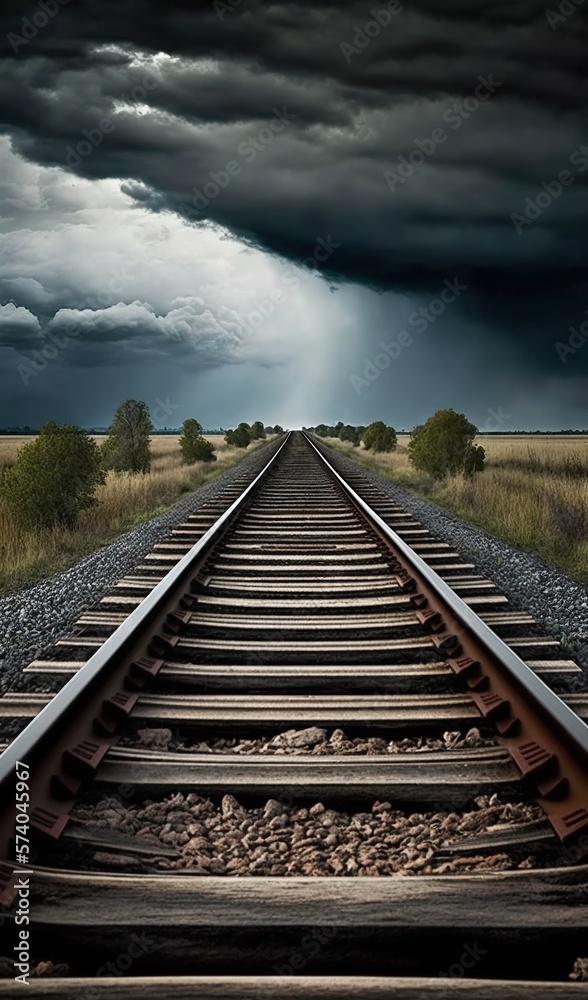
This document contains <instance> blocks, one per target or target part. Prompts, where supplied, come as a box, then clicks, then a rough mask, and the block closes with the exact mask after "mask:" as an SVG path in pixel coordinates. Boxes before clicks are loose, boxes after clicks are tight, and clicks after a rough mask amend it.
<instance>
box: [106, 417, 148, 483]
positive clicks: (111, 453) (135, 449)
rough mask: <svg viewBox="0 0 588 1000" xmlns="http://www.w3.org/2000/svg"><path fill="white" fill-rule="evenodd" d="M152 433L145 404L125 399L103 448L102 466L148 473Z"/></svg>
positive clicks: (123, 470)
mask: <svg viewBox="0 0 588 1000" xmlns="http://www.w3.org/2000/svg"><path fill="white" fill-rule="evenodd" d="M152 430H153V424H152V423H151V417H150V416H149V409H148V407H147V404H146V403H144V402H143V401H142V400H140V399H127V400H125V402H124V403H121V405H120V406H119V408H118V410H117V411H116V413H115V414H114V417H113V418H112V425H111V427H110V428H109V430H108V437H107V438H106V441H105V442H104V444H103V445H102V461H103V463H104V467H105V468H106V469H114V471H115V472H149V470H150V468H151V447H150V441H149V435H150V434H151V431H152Z"/></svg>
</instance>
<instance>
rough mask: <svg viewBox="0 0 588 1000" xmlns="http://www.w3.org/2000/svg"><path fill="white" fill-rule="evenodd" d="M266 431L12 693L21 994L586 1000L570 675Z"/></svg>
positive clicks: (4, 875)
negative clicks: (22, 861) (26, 950)
mask: <svg viewBox="0 0 588 1000" xmlns="http://www.w3.org/2000/svg"><path fill="white" fill-rule="evenodd" d="M271 452H273V454H271V458H270V459H269V461H268V463H267V465H266V466H265V468H264V469H263V470H262V471H261V472H260V473H259V475H258V476H257V478H255V479H254V481H253V482H251V483H248V484H246V485H245V484H244V483H241V484H240V486H239V488H238V489H237V490H236V491H235V492H239V490H242V492H241V493H240V495H238V496H234V495H229V496H227V497H226V499H225V502H224V503H223V502H222V501H213V502H211V503H210V504H208V505H205V506H204V507H203V508H201V509H200V510H199V511H198V512H197V513H196V514H195V515H193V516H192V517H191V518H190V519H189V520H188V521H187V522H186V523H185V524H184V525H181V526H180V527H178V528H177V529H175V530H174V531H173V532H172V533H171V535H170V536H169V537H168V539H167V540H165V541H163V542H160V543H159V544H157V545H156V546H155V548H154V550H153V552H152V553H151V554H150V555H149V556H148V557H147V558H146V559H145V560H144V562H143V563H142V564H141V565H140V566H138V567H137V569H136V571H135V573H134V574H133V575H132V576H129V577H127V578H125V579H123V580H121V581H120V583H119V584H118V585H117V586H116V587H115V588H114V589H113V590H112V591H110V592H109V593H108V594H107V595H106V596H105V597H103V598H102V600H101V601H100V602H99V603H98V604H97V605H96V606H95V607H93V608H92V609H89V610H88V611H87V612H85V613H84V614H83V615H82V616H81V617H80V619H79V622H78V626H77V628H76V629H75V630H74V633H73V634H72V635H71V636H70V637H69V638H67V639H64V640H62V641H61V642H60V643H58V644H57V646H56V647H55V649H54V650H53V652H52V654H51V656H49V657H48V658H46V659H43V660H37V661H35V662H34V663H32V664H31V665H30V666H29V667H28V668H27V670H26V676H27V677H28V678H30V679H31V681H32V682H33V684H34V687H35V690H34V691H13V692H10V693H8V694H7V695H5V696H4V697H3V698H1V699H0V725H1V726H2V731H3V732H4V734H5V737H6V735H8V736H10V737H12V736H14V735H15V734H17V735H15V738H14V739H13V741H12V742H11V743H10V745H9V746H8V747H7V749H6V750H5V751H4V753H3V754H2V756H1V757H0V789H1V793H2V799H1V809H2V811H1V813H0V844H1V850H2V860H3V862H4V863H3V864H2V866H1V868H0V887H1V888H2V897H1V899H2V902H3V904H4V907H5V908H6V910H5V912H6V913H7V915H8V919H7V923H6V927H7V928H8V931H9V933H8V934H7V935H6V934H5V938H7V939H8V943H7V945H6V947H5V948H4V949H0V951H1V953H3V954H6V955H10V954H11V953H12V944H13V941H12V940H10V939H13V940H17V938H15V934H17V933H18V931H17V926H16V925H14V926H13V919H14V914H15V912H17V911H16V908H17V907H18V906H19V905H22V900H21V896H20V895H19V894H18V891H17V890H18V886H19V883H20V882H21V881H22V880H23V879H24V880H25V881H26V878H29V879H30V903H31V910H30V914H31V922H30V925H27V926H28V928H29V931H30V951H31V955H32V956H33V958H34V959H35V961H36V962H39V961H42V962H43V963H45V964H44V965H42V966H41V967H40V968H39V967H38V966H37V969H38V971H39V973H40V972H42V971H45V972H47V973H51V974H50V975H46V976H41V977H39V978H33V979H31V980H30V983H31V986H30V987H29V989H30V991H31V992H33V993H34V994H36V995H38V996H46V997H57V996H58V997H64V998H74V997H76V998H84V1000H98V998H102V997H109V998H115V1000H121V998H125V1000H126V998H133V997H139V996H141V997H142V998H150V997H158V998H160V997H161V996H162V995H164V996H166V997H171V998H174V1000H179V998H188V997H203V998H204V997H207V998H208V997H215V998H217V1000H220V998H237V997H239V998H245V1000H252V998H256V1000H257V998H261V997H265V998H269V997H274V996H275V997H278V996H280V997H298V998H302V997H304V998H327V997H328V998H331V1000H343V998H351V997H354V998H355V997H358V998H359V997H374V998H375V997H378V998H384V997H393V998H395V1000H399V998H401V1000H409V998H410V1000H416V998H417V997H419V998H420V997H423V998H425V997H426V998H438V1000H440V998H441V997H452V996H454V995H455V996H459V997H464V998H472V1000H473V998H474V997H475V998H476V1000H499V998H500V1000H503V998H507V1000H519V998H521V1000H522V998H525V1000H531V998H533V1000H535V998H539V1000H542V998H547V997H549V998H550V1000H551V998H556V1000H558V998H560V997H561V998H564V997H565V998H569V997H574V996H580V995H582V996H584V995H585V994H586V986H585V985H582V983H581V982H580V981H578V980H575V981H574V980H570V979H569V978H568V977H569V974H570V973H571V972H572V970H573V969H574V968H575V972H574V973H573V974H574V975H575V976H576V977H578V978H581V976H582V975H583V974H584V972H585V974H586V976H587V977H588V961H586V962H585V964H584V965H583V964H582V962H581V961H580V962H579V963H577V962H576V960H578V959H580V960H581V959H582V957H584V956H587V955H588V941H587V937H586V929H587V922H588V887H587V876H588V864H586V863H585V860H584V859H585V857H586V854H587V852H586V850H585V845H587V844H588V727H587V726H586V722H585V720H586V719H588V695H587V694H586V693H585V686H584V675H583V673H582V671H581V670H580V668H579V667H578V666H577V665H576V664H575V663H574V662H573V661H572V660H570V659H569V658H568V657H566V656H565V655H564V654H562V651H561V649H560V648H559V646H558V644H557V643H556V642H555V641H554V640H552V639H551V638H550V637H548V636H544V635H541V633H540V630H539V629H538V628H537V626H536V625H535V623H534V622H533V620H532V618H531V616H530V615H528V614H526V613H524V612H521V611H519V610H517V609H513V608H511V606H510V605H509V603H508V601H507V600H506V598H505V597H504V596H503V595H501V594H500V593H498V592H497V590H496V588H495V587H494V586H493V585H492V583H491V582H490V581H488V580H486V579H484V578H483V577H482V576H481V575H480V574H479V573H477V571H476V567H475V566H474V565H472V564H470V563H467V562H465V561H464V560H463V559H462V558H460V557H459V555H458V554H457V553H456V552H454V551H452V549H451V547H450V546H449V545H447V544H446V543H444V542H442V541H439V540H438V539H436V538H434V537H433V536H432V535H431V534H430V533H429V532H428V531H427V530H426V529H424V528H423V527H422V526H421V525H420V524H419V523H418V522H417V521H415V520H414V518H413V517H412V516H411V515H409V514H407V513H406V511H403V510H402V509H401V508H400V507H399V506H398V505H397V504H396V503H395V502H393V501H392V500H390V499H389V498H388V497H387V496H386V495H385V494H383V493H381V492H380V491H379V490H378V489H377V488H375V487H374V486H373V485H372V484H371V483H370V482H369V481H368V480H367V478H366V477H364V476H363V475H361V473H359V472H358V473H357V474H356V475H355V476H350V475H349V474H347V475H346V476H345V477H342V476H341V474H340V472H338V471H337V468H338V467H339V468H341V467H342V466H341V463H340V461H339V459H338V458H337V456H334V455H333V453H332V452H330V451H328V450H326V449H324V448H323V447H322V446H320V445H317V444H316V443H313V442H312V441H311V440H309V439H308V438H307V437H306V436H305V435H303V434H302V433H299V432H296V433H292V434H290V435H287V436H286V437H285V438H284V439H283V441H282V442H281V443H279V445H278V446H277V447H276V448H273V449H270V451H266V452H264V455H265V456H266V458H267V456H268V454H270V453H271ZM244 486H245V488H244V489H243V487H244ZM231 500H233V501H234V502H232V503H231V504H230V506H228V508H227V504H228V503H229V501H231ZM223 508H226V509H224V510H223ZM219 514H220V517H219ZM30 720H32V721H30ZM17 762H21V764H20V767H21V770H20V772H19V773H20V774H21V775H22V774H23V773H24V774H26V784H27V785H28V786H29V792H30V821H31V822H30V839H31V848H30V849H31V854H30V857H29V864H28V865H22V866H19V865H18V864H16V863H15V844H14V837H15V791H16V779H17V776H18V775H17V773H16V771H17ZM23 763H24V765H26V769H25V770H24V771H23V769H22V765H23ZM17 872H18V875H17V874H16V873H17ZM5 931H6V928H5ZM47 963H52V964H47ZM575 963H576V965H575ZM0 965H1V963H0ZM4 965H6V962H5V963H4ZM3 971H4V974H5V975H6V976H9V975H11V973H10V971H6V969H4V970H3ZM15 988H16V993H15ZM21 988H22V987H20V986H19V985H17V986H16V987H15V983H14V981H11V980H10V979H9V978H6V979H4V980H2V979H0V997H4V996H13V995H19V992H20V989H21Z"/></svg>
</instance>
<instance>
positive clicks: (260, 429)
mask: <svg viewBox="0 0 588 1000" xmlns="http://www.w3.org/2000/svg"><path fill="white" fill-rule="evenodd" d="M265 436H266V432H265V427H264V426H263V423H262V421H261V420H256V421H255V423H253V424H251V438H252V440H253V441H257V440H258V439H259V438H264V437H265Z"/></svg>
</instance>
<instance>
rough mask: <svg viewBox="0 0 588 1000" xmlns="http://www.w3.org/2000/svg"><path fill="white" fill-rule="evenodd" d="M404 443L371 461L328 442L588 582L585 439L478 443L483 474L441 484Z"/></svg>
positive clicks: (503, 438)
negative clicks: (483, 459) (421, 467)
mask: <svg viewBox="0 0 588 1000" xmlns="http://www.w3.org/2000/svg"><path fill="white" fill-rule="evenodd" d="M408 441H409V437H408V435H399V438H398V448H397V450H396V451H395V452H391V453H390V454H382V455H371V454H370V453H369V452H366V451H365V450H364V449H363V448H353V446H352V445H348V444H345V443H343V442H341V441H339V440H338V439H337V438H334V439H333V438H327V442H328V443H329V444H331V445H334V446H335V447H338V448H340V449H343V450H345V451H346V452H349V453H350V454H352V456H353V457H354V458H356V459H358V460H359V461H361V462H362V464H364V465H366V466H367V467H368V468H370V469H372V470H373V471H374V472H378V473H380V474H381V475H382V474H383V475H384V476H386V478H389V479H391V480H392V481H393V482H397V483H400V484H402V485H405V486H410V487H411V488H413V489H416V490H417V491H418V492H420V493H422V494H423V495H424V496H427V497H429V498H430V499H432V500H434V501H435V502H436V503H439V504H441V505H442V506H444V507H446V508H448V509H449V510H451V511H453V513H455V514H459V515H460V516H461V517H464V518H465V519H466V520H468V521H470V522H472V523H473V524H476V525H478V526H479V527H481V528H484V529H485V530H486V531H488V532H490V533H491V534H493V535H496V537H497V538H502V539H503V540H504V541H507V542H510V543H511V544H513V545H517V546H519V547H520V548H523V549H526V550H527V551H529V552H534V553H536V554H537V555H539V556H540V557H541V558H542V559H544V560H545V562H547V563H549V564H550V565H552V566H556V567H557V568H559V569H561V570H563V571H564V572H566V573H568V574H569V575H570V576H572V577H573V578H574V579H576V580H578V581H580V582H582V583H585V582H588V436H583V435H582V436H580V435H568V436H565V435H553V436H552V435H550V436H547V437H544V436H542V435H534V434H533V435H532V434H524V435H520V436H518V437H515V436H511V435H492V436H491V437H483V436H482V437H480V438H478V439H477V444H481V445H482V447H483V448H484V449H485V450H486V468H485V470H484V472H482V473H480V474H479V475H477V476H475V477H474V479H473V480H467V479H464V478H463V477H462V476H456V477H452V478H450V479H449V480H447V481H446V482H445V483H443V484H441V485H439V484H435V483H433V482H432V481H431V480H430V479H429V477H427V476H426V475H425V474H423V473H420V472H417V471H416V470H415V469H414V468H413V467H412V465H411V464H410V462H409V458H408V452H407V447H406V446H407V444H408Z"/></svg>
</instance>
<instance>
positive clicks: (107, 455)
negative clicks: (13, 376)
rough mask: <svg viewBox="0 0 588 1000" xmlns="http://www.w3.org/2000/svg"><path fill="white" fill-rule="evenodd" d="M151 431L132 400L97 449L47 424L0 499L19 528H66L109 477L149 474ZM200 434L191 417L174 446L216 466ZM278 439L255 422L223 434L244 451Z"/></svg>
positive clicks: (23, 453) (69, 429) (145, 413)
mask: <svg viewBox="0 0 588 1000" xmlns="http://www.w3.org/2000/svg"><path fill="white" fill-rule="evenodd" d="M153 430H154V428H153V423H152V421H151V416H150V413H149V408H148V406H147V404H146V403H144V402H143V401H142V400H138V399H127V400H125V402H124V403H121V405H120V406H119V407H118V409H117V410H116V412H115V414H114V416H113V419H112V424H111V425H110V427H109V429H108V433H107V435H106V440H105V441H104V442H103V444H102V445H98V444H97V442H96V441H94V439H93V438H92V437H91V436H90V434H89V433H88V431H86V430H84V429H83V428H82V427H77V426H75V425H74V424H57V423H53V422H50V423H47V424H45V425H44V427H42V428H41V429H40V431H39V434H38V437H37V438H36V439H35V440H34V441H31V442H29V443H28V444H25V445H24V446H23V447H22V448H21V449H20V451H19V453H18V456H17V460H16V462H15V464H14V465H13V466H11V467H10V468H9V469H7V470H6V472H5V473H4V476H3V478H2V482H1V483H0V496H1V497H2V499H3V500H4V501H5V503H6V504H7V506H8V509H9V510H10V513H11V514H12V516H13V517H14V519H15V521H16V522H17V523H18V524H20V525H21V526H22V527H24V528H27V529H35V528H52V527H55V526H61V527H66V528H71V527H73V525H74V524H75V521H76V518H77V516H78V514H79V513H80V511H82V510H86V509H87V508H89V507H94V506H95V505H96V504H97V503H98V500H97V499H96V496H95V493H96V490H97V489H98V487H99V486H102V485H103V484H104V483H105V481H106V475H107V473H108V472H109V471H112V472H114V473H123V472H126V473H133V474H143V475H145V474H147V473H148V472H149V471H150V470H151V459H152V454H151V440H150V435H151V433H152V432H153ZM202 430H203V427H202V424H200V423H199V422H198V421H197V420H196V419H195V418H194V417H189V418H188V419H187V420H184V422H183V424H182V435H181V437H180V440H179V448H180V452H181V457H182V463H183V464H185V465H193V464H194V463H195V462H214V461H216V454H215V449H214V446H213V444H212V443H211V442H210V441H207V440H206V438H204V437H203V436H202ZM278 433H282V428H281V427H279V425H278V424H276V426H275V427H264V425H263V423H262V422H261V421H259V420H258V421H255V423H253V424H252V425H251V426H250V425H249V424H239V427H238V428H237V430H236V431H228V432H227V433H226V435H225V441H227V443H228V444H234V445H236V446H237V447H239V448H247V446H248V445H249V443H250V441H252V440H257V439H258V438H265V437H266V436H267V435H268V434H278Z"/></svg>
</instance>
